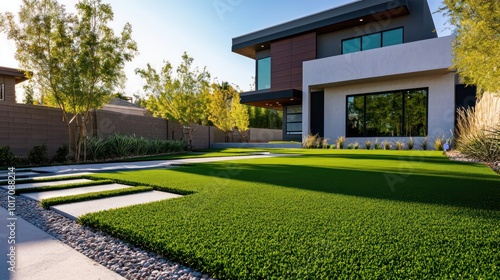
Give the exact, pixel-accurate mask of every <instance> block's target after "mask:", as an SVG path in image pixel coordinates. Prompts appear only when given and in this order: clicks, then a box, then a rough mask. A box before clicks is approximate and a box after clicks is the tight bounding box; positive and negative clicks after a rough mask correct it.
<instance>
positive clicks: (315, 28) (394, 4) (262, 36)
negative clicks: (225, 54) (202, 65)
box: [232, 0, 410, 59]
mask: <svg viewBox="0 0 500 280" xmlns="http://www.w3.org/2000/svg"><path fill="white" fill-rule="evenodd" d="M409 13H410V11H409V9H408V0H370V1H356V2H354V3H351V4H347V5H344V6H340V7H336V8H333V9H330V10H327V11H324V12H321V13H317V14H314V15H311V16H307V17H303V18H299V19H296V20H293V21H290V22H287V23H283V24H280V25H276V26H273V27H269V28H266V29H263V30H260V31H256V32H253V33H250V34H247V35H243V36H239V37H236V38H233V45H232V51H233V52H235V53H238V54H241V55H244V56H247V57H249V58H253V59H255V53H256V52H257V51H259V50H265V49H268V48H269V46H270V43H271V42H272V41H276V40H280V39H284V38H288V37H292V36H297V35H300V34H304V33H309V32H317V33H318V34H323V33H327V32H333V31H337V30H341V29H345V28H349V27H355V26H358V25H362V24H367V23H369V22H374V21H380V18H381V16H382V15H384V16H385V17H383V18H386V17H387V16H390V17H398V16H403V15H408V14H409Z"/></svg>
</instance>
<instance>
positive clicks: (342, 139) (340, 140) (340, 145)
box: [335, 136, 345, 149]
mask: <svg viewBox="0 0 500 280" xmlns="http://www.w3.org/2000/svg"><path fill="white" fill-rule="evenodd" d="M335 143H336V144H337V149H343V148H344V144H345V137H344V136H340V137H339V138H337V141H335Z"/></svg>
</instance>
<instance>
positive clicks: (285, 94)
mask: <svg viewBox="0 0 500 280" xmlns="http://www.w3.org/2000/svg"><path fill="white" fill-rule="evenodd" d="M282 98H302V91H300V90H296V89H286V90H278V91H253V92H245V93H242V94H241V95H240V102H241V103H242V104H246V103H251V102H261V101H271V100H276V99H282Z"/></svg>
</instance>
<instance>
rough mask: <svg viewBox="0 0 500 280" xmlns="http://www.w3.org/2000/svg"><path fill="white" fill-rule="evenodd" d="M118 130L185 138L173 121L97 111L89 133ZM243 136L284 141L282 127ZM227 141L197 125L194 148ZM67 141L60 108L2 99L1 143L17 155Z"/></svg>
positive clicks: (51, 148)
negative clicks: (3, 100)
mask: <svg viewBox="0 0 500 280" xmlns="http://www.w3.org/2000/svg"><path fill="white" fill-rule="evenodd" d="M115 133H119V134H125V135H127V134H135V135H136V136H142V137H145V138H150V139H174V140H179V139H181V138H182V129H181V127H180V126H179V125H178V124H177V123H175V122H171V121H167V120H165V119H161V118H154V117H149V116H137V115H130V114H122V113H117V112H112V111H106V110H98V111H96V112H94V113H93V114H92V120H91V122H90V123H89V124H88V135H92V136H99V137H102V138H106V137H108V136H110V135H113V134H115ZM245 135H246V136H245V137H244V139H243V138H242V137H240V134H239V133H238V132H235V133H234V137H233V139H234V142H243V141H248V139H249V141H250V142H268V141H273V140H281V137H282V136H281V135H282V134H281V130H276V129H254V128H252V129H250V131H247V132H246V134H245ZM221 142H225V134H224V132H222V131H221V130H219V129H217V128H215V127H209V126H201V125H200V126H197V127H196V128H195V130H194V132H193V147H194V148H195V149H207V148H209V147H210V144H211V143H221ZM67 143H68V131H67V128H66V125H65V123H64V122H63V120H62V112H61V110H59V109H55V108H49V107H43V106H33V105H25V104H12V103H10V104H6V103H3V102H0V146H10V148H11V150H12V152H13V153H14V154H15V155H17V156H26V155H27V154H28V152H29V150H30V149H31V148H33V146H34V145H41V144H46V145H47V147H48V150H49V156H51V155H53V154H54V153H55V152H56V150H57V148H59V147H60V146H62V145H64V144H67Z"/></svg>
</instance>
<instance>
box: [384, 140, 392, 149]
mask: <svg viewBox="0 0 500 280" xmlns="http://www.w3.org/2000/svg"><path fill="white" fill-rule="evenodd" d="M382 147H384V150H390V149H391V142H389V141H384V142H382Z"/></svg>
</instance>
